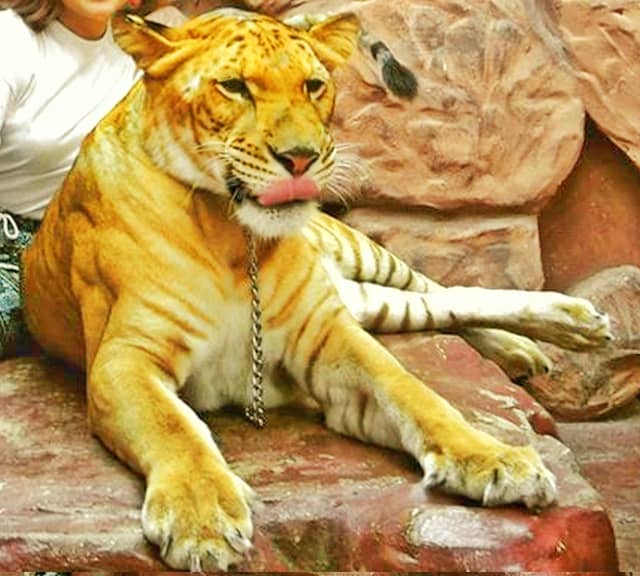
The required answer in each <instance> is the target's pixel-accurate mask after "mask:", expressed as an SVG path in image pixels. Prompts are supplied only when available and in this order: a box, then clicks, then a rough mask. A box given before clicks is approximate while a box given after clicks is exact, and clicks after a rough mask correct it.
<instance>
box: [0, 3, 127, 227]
mask: <svg viewBox="0 0 640 576" xmlns="http://www.w3.org/2000/svg"><path fill="white" fill-rule="evenodd" d="M138 76H139V73H138V71H137V70H136V67H135V63H134V61H133V59H132V58H131V57H130V56H128V55H127V54H125V53H124V52H123V51H122V50H121V49H120V48H119V47H118V46H117V44H116V43H115V42H114V40H113V38H112V36H111V30H110V29H109V30H108V31H107V33H106V34H105V35H104V36H103V37H102V38H100V39H99V40H85V39H83V38H80V37H78V36H76V35H75V34H74V33H73V32H71V31H70V30H68V29H67V28H65V27H64V26H63V25H62V24H61V23H60V22H58V21H54V22H52V23H51V24H49V25H48V26H47V27H46V28H45V30H43V31H42V32H38V33H36V32H34V31H33V30H31V29H30V28H29V27H28V26H27V25H26V24H24V22H23V21H22V19H21V18H20V17H19V16H18V15H17V14H15V12H13V11H11V10H0V211H3V210H9V211H11V212H14V213H16V214H20V215H22V216H26V217H29V218H41V217H42V215H43V214H44V209H45V208H46V206H47V205H48V204H49V201H50V200H51V198H52V196H53V195H54V194H55V192H56V191H57V190H58V189H59V188H60V185H61V184H62V181H63V180H64V177H65V176H66V174H67V172H68V171H69V170H70V169H71V166H72V164H73V162H74V160H75V158H76V156H77V154H78V150H79V148H80V144H81V142H82V139H83V138H84V137H85V136H86V135H87V134H88V133H89V132H90V131H91V130H92V129H93V127H94V126H95V125H96V124H97V123H98V121H99V120H100V119H101V118H102V117H103V116H104V115H105V114H106V113H107V112H108V111H109V110H111V108H113V106H114V105H115V104H116V103H117V102H119V101H120V100H121V99H122V98H123V97H124V95H125V94H126V93H127V92H128V91H129V88H130V87H131V86H132V84H133V83H134V81H135V80H136V79H137V77H138Z"/></svg>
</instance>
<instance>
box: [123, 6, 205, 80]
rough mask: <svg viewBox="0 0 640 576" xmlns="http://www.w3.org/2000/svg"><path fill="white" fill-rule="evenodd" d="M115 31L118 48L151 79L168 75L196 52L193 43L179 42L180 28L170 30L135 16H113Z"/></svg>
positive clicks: (162, 25)
mask: <svg viewBox="0 0 640 576" xmlns="http://www.w3.org/2000/svg"><path fill="white" fill-rule="evenodd" d="M112 29H113V37H114V38H115V40H116V42H117V43H118V45H119V46H120V47H121V48H122V49H123V50H124V51H125V52H127V53H128V54H131V56H133V59H134V60H135V61H136V64H137V65H138V67H139V68H141V69H142V70H144V71H145V73H147V74H148V75H150V76H162V75H164V74H167V73H169V72H170V71H171V70H173V68H175V66H176V65H177V64H178V63H179V62H182V61H183V60H184V59H186V58H187V57H189V56H190V55H191V54H192V52H193V49H194V46H193V42H190V41H180V33H179V28H170V27H168V26H165V25H164V24H159V23H157V22H153V21H151V20H145V19H144V18H141V17H140V16H136V15H134V14H123V15H118V16H116V17H114V19H113V21H112Z"/></svg>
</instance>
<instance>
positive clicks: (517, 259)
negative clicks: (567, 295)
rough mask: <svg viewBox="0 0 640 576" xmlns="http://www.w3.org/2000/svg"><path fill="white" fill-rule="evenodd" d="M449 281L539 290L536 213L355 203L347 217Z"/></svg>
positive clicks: (450, 283) (417, 266)
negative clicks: (464, 212) (469, 212)
mask: <svg viewBox="0 0 640 576" xmlns="http://www.w3.org/2000/svg"><path fill="white" fill-rule="evenodd" d="M342 219H343V220H344V221H345V222H347V223H348V224H350V225H351V226H353V227H355V228H357V229H359V230H361V231H362V232H364V233H365V234H367V235H368V236H370V237H371V238H373V239H374V240H376V241H377V242H379V243H380V244H382V245H383V246H386V247H387V248H388V249H389V250H391V251H392V252H393V253H394V254H396V255H398V256H399V257H401V258H402V259H404V260H405V261H406V262H408V263H409V264H411V266H413V267H414V268H415V269H416V270H420V271H421V272H423V273H424V274H426V275H427V276H429V277H430V278H432V279H433V280H436V281H438V282H440V283H442V284H445V285H447V286H454V285H464V286H487V287H492V288H522V289H530V290H534V289H540V288H541V287H542V285H543V283H544V276H543V273H542V262H541V259H540V245H539V239H538V223H537V220H536V217H535V216H525V215H522V216H519V215H511V216H456V215H448V216H444V215H442V214H434V213H423V212H420V213H418V214H416V213H413V212H396V211H391V210H382V209H374V208H355V209H354V210H351V211H350V212H348V213H347V214H346V215H345V216H344V217H343V218H342Z"/></svg>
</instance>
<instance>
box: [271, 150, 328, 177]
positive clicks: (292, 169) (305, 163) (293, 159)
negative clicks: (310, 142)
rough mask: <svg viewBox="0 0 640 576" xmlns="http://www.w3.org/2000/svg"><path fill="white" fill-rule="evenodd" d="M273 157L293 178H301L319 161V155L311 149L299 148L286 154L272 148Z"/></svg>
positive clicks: (287, 151)
mask: <svg viewBox="0 0 640 576" xmlns="http://www.w3.org/2000/svg"><path fill="white" fill-rule="evenodd" d="M270 150H271V154H273V157H274V158H275V159H276V160H277V161H278V162H279V163H280V164H282V166H284V168H285V169H286V170H287V172H289V173H290V174H291V175H293V176H301V175H302V174H304V173H305V172H306V171H307V170H309V167H310V166H311V165H312V164H313V163H314V162H315V161H316V160H317V159H318V153H317V152H316V151H315V150H312V149H311V148H304V147H302V146H297V147H295V148H291V149H289V150H285V151H284V152H278V151H277V150H274V149H273V148H270Z"/></svg>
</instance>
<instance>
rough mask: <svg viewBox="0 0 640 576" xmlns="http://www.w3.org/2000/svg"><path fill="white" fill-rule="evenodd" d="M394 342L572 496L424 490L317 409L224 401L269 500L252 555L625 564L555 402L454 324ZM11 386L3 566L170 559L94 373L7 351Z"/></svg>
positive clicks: (241, 451) (155, 566)
mask: <svg viewBox="0 0 640 576" xmlns="http://www.w3.org/2000/svg"><path fill="white" fill-rule="evenodd" d="M385 342H386V343H387V344H388V345H389V346H390V347H391V348H392V349H393V350H394V352H395V353H396V354H397V355H398V356H399V357H400V358H402V359H403V360H404V361H405V363H406V364H407V365H408V366H409V367H410V368H411V369H413V370H414V371H416V373H418V375H419V376H422V377H423V378H425V379H426V380H428V381H429V382H431V383H432V384H433V385H434V387H436V388H438V389H440V390H441V391H443V392H444V391H446V393H447V395H449V397H451V398H457V399H458V400H460V402H459V405H460V407H461V408H462V409H463V411H464V412H465V413H466V414H467V415H469V416H470V417H471V418H472V419H473V420H474V421H475V422H476V423H477V425H479V426H481V427H483V428H485V429H489V430H492V431H493V432H494V433H495V434H497V435H499V436H502V437H505V438H508V439H510V440H511V441H513V442H524V441H527V440H529V439H531V440H532V441H534V442H535V444H536V445H537V446H538V448H539V450H540V451H541V453H542V454H543V457H544V458H545V460H546V461H547V462H548V463H549V465H550V467H551V468H552V470H553V471H554V472H555V473H556V475H557V476H558V480H559V488H560V498H559V503H558V505H557V506H555V507H552V508H550V509H548V510H545V511H543V512H541V513H540V514H538V515H535V514H531V513H529V512H527V511H525V510H524V509H522V508H516V507H507V508H499V509H482V508H479V507H476V506H475V505H473V504H471V503H470V502H468V501H466V500H463V499H459V498H454V497H450V496H445V495H443V494H440V493H437V492H431V493H426V494H425V492H424V490H423V489H422V488H421V487H420V486H419V483H418V482H419V479H420V473H419V470H418V469H417V467H416V466H415V464H414V463H413V462H412V461H410V460H409V459H408V458H406V457H405V456H403V455H401V454H398V453H394V452H391V451H388V450H383V449H379V448H376V447H372V446H367V445H364V444H362V443H359V442H356V441H352V440H349V439H346V438H343V437H340V436H338V435H336V434H334V433H331V432H329V431H327V430H326V429H325V428H324V427H323V426H322V425H321V422H320V419H319V415H318V414H317V413H316V412H314V411H303V410H301V409H297V410H295V409H287V410H280V411H277V412H275V413H270V414H269V421H268V425H267V428H266V429H265V430H263V431H260V432H258V431H256V430H255V429H253V428H252V427H251V426H250V425H249V424H248V423H246V422H245V421H244V420H243V419H242V417H241V416H239V415H237V414H231V413H223V414H218V415H214V416H209V417H207V421H208V422H209V424H210V425H212V427H213V429H214V431H215V433H216V434H217V436H218V438H219V439H220V444H221V446H222V450H223V452H224V453H225V455H226V456H227V459H228V461H229V462H230V465H231V466H232V467H233V469H234V470H235V471H237V472H238V473H239V474H240V475H241V476H242V477H244V478H245V479H246V480H247V481H248V482H249V483H250V484H251V485H253V486H254V488H256V489H257V491H258V493H259V495H260V497H261V499H262V501H263V507H262V509H261V510H259V511H258V512H257V513H256V514H255V522H256V528H257V530H256V536H255V545H256V546H255V549H254V550H253V552H252V553H251V556H250V557H249V559H248V560H247V561H246V562H245V564H243V565H242V566H239V568H240V569H241V570H269V571H282V570H303V571H307V570H308V571H325V570H333V571H345V570H347V571H348V570H372V571H375V570H383V571H388V570H391V571H394V570H396V571H415V570H421V571H429V570H438V571H440V570H443V571H449V570H454V571H468V570H471V571H473V570H532V571H544V570H553V571H556V570H557V571H571V570H591V571H607V570H609V571H611V570H616V569H617V561H616V556H615V550H614V546H615V545H614V542H613V538H612V529H611V525H610V523H609V519H608V517H607V515H606V514H605V512H604V511H603V509H602V506H601V503H600V501H599V498H598V496H597V494H596V493H595V492H594V491H593V489H592V488H591V487H590V486H589V485H588V484H587V483H586V482H585V481H584V479H583V478H582V477H581V476H580V475H579V474H577V471H576V467H575V461H574V459H573V456H572V455H571V453H570V452H569V451H568V450H567V449H566V447H564V446H563V445H562V444H560V443H559V442H558V441H557V440H556V439H554V438H553V437H551V436H544V437H543V436H535V435H534V434H533V432H532V429H531V428H530V426H529V424H528V422H531V421H532V422H534V423H535V425H536V427H537V429H539V430H543V431H553V422H552V421H550V420H549V418H548V415H546V413H545V412H544V410H542V409H541V408H539V407H537V406H536V405H535V403H534V402H533V401H532V400H531V399H530V398H528V397H527V395H526V394H525V393H524V392H523V391H522V390H521V389H518V388H517V387H514V386H513V385H511V383H509V382H508V381H507V380H506V378H505V377H504V376H502V374H501V373H500V371H499V370H498V369H497V368H496V367H495V366H494V365H492V364H491V363H489V362H486V361H483V360H482V359H480V358H479V356H478V355H477V354H476V353H475V352H474V351H473V350H471V349H470V348H469V347H468V346H466V345H465V344H464V343H462V342H461V341H460V340H459V339H457V338H455V337H449V336H438V337H427V336H418V335H416V336H414V337H412V338H401V337H387V338H385ZM0 397H1V401H0V478H1V479H2V480H1V481H0V509H1V510H2V512H1V514H2V522H1V523H0V570H23V569H36V568H40V569H41V568H45V567H46V568H48V569H58V570H63V569H65V570H71V569H75V570H96V569H102V570H135V571H144V570H159V569H162V565H161V563H160V562H159V561H158V558H157V556H156V552H155V550H154V549H153V548H152V547H150V546H149V545H148V544H147V543H146V542H145V541H144V538H143V536H142V532H141V529H140V525H139V507H140V505H141V501H142V490H143V486H142V482H141V480H140V479H139V478H137V477H136V476H135V475H133V474H132V473H130V472H129V471H128V470H126V469H125V468H124V467H123V466H122V465H121V464H119V463H118V462H117V461H116V460H115V459H114V458H112V457H111V456H110V455H109V454H107V453H106V451H104V450H103V448H102V447H101V446H100V444H99V443H98V442H97V441H96V440H95V439H93V438H92V437H91V436H90V435H89V433H88V431H87V427H86V419H85V414H84V400H83V394H82V377H81V375H79V374H77V373H73V372H70V371H68V370H65V369H64V368H63V367H62V366H60V365H56V364H53V363H50V362H47V361H44V360H41V359H34V358H26V359H19V360H14V361H9V362H5V363H3V364H2V365H0ZM194 473H197V471H194Z"/></svg>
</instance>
